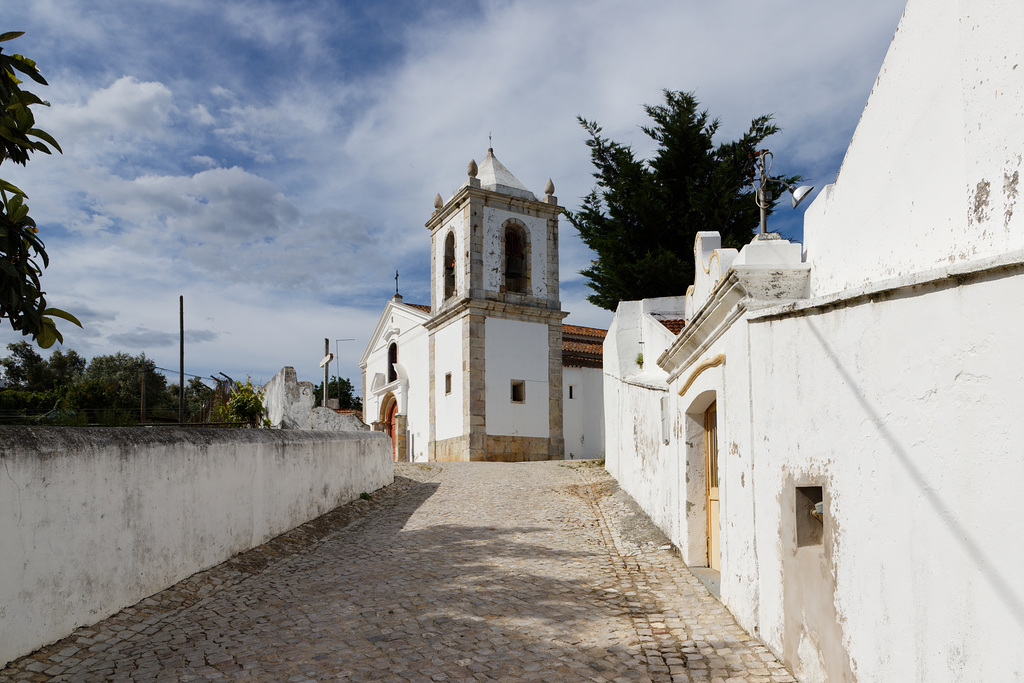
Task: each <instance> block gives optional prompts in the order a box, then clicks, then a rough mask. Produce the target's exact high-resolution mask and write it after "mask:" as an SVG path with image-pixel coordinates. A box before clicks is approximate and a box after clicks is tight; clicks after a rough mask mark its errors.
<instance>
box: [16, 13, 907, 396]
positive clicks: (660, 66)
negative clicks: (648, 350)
mask: <svg viewBox="0 0 1024 683" xmlns="http://www.w3.org/2000/svg"><path fill="white" fill-rule="evenodd" d="M903 4H904V3H903V1H902V0H864V1H863V2H859V3H816V4H812V5H811V6H807V5H806V4H800V5H798V4H797V3H795V2H776V3H761V2H756V3H755V2H752V1H750V0H742V1H741V0H724V1H722V2H714V3H707V2H690V1H679V0H651V1H648V2H644V3H627V2H624V1H618V0H614V1H613V0H589V1H586V2H584V1H583V0H566V1H563V2H540V1H539V0H536V1H535V0H495V1H480V2H473V1H470V0H465V1H455V2H447V3H425V2H411V1H407V2H403V1H400V0H396V1H393V2H388V1H383V2H347V1H328V0H294V1H286V0H264V1H260V0H218V1H217V2H209V0H131V1H128V0H33V2H31V3H17V4H15V5H12V6H10V7H5V9H4V12H3V23H4V26H3V30H4V31H9V30H20V31H25V32H26V35H25V36H23V37H21V38H19V39H17V40H16V41H13V42H10V43H7V44H5V48H6V49H8V50H9V51H13V52H19V53H22V54H25V55H27V56H29V57H31V58H32V59H35V60H36V62H37V63H38V64H39V66H40V69H41V70H42V72H43V74H44V76H45V77H46V78H47V80H48V81H49V83H50V86H49V87H46V88H43V87H40V88H37V89H36V90H35V91H36V92H37V94H39V95H40V96H41V97H43V98H44V99H47V100H49V101H50V102H51V103H52V106H51V107H50V108H49V109H44V110H41V111H39V112H38V113H37V117H36V118H37V122H38V125H39V126H40V127H42V128H44V129H45V130H47V131H48V132H50V133H51V134H53V135H54V137H56V138H57V140H58V141H59V142H60V144H61V146H62V147H63V149H64V152H65V153H64V154H63V155H54V156H53V157H44V156H41V155H37V156H36V157H35V158H34V159H33V160H32V161H31V162H30V163H29V165H28V167H27V168H24V169H22V168H21V167H14V166H11V165H10V164H5V165H4V166H3V167H2V168H0V176H2V177H4V178H6V179H7V180H9V181H11V182H14V183H15V184H16V185H18V186H20V187H21V188H22V189H24V190H25V191H26V192H27V193H28V194H29V197H30V202H29V204H30V206H31V209H32V214H33V216H35V218H36V220H37V222H38V223H39V226H40V236H41V237H43V239H44V241H45V242H46V246H47V251H48V252H49V254H50V258H51V265H50V267H49V268H48V269H47V270H46V271H45V272H44V276H43V283H44V289H46V290H47V294H48V301H49V303H50V304H51V305H54V306H58V307H60V308H64V309H66V310H69V311H72V312H74V313H75V314H77V315H78V316H79V317H80V319H81V320H82V321H83V323H84V324H85V329H84V330H78V329H73V328H71V327H69V326H67V325H65V326H64V327H63V329H64V332H65V347H66V348H73V349H75V350H77V351H78V352H79V353H82V354H83V355H85V356H87V357H92V356H94V355H97V354H107V353H114V352H115V351H125V352H128V353H131V354H133V355H134V354H138V353H141V352H145V353H146V355H147V356H148V357H150V358H153V359H154V360H155V361H156V363H157V365H158V366H160V367H165V368H174V369H176V368H177V366H178V341H177V339H178V331H177V330H178V296H179V295H183V296H184V297H185V324H186V358H185V365H186V368H185V369H186V372H189V373H194V374H198V375H206V376H208V375H211V374H214V373H218V372H224V373H227V374H228V375H230V376H232V377H235V378H236V379H239V378H244V377H246V376H247V375H248V376H252V378H253V380H254V381H266V380H269V379H270V377H272V376H273V375H274V374H275V373H276V372H277V371H278V370H279V369H280V368H281V367H282V366H285V365H292V366H294V367H295V368H296V370H297V371H298V373H299V376H300V379H309V380H314V379H316V378H317V377H319V376H321V375H320V370H319V369H318V364H319V361H320V358H321V356H322V355H323V339H324V338H329V339H331V340H332V342H331V346H332V350H333V348H334V347H335V343H334V341H333V340H335V339H342V338H350V337H351V338H354V339H355V341H352V342H344V343H342V345H341V374H342V376H344V377H350V378H351V379H352V380H353V382H354V383H355V384H356V385H357V386H358V384H359V369H358V367H357V365H356V363H357V362H358V358H359V356H360V354H361V353H362V350H363V348H364V346H365V344H366V343H367V341H368V336H369V334H370V333H371V332H372V330H373V326H374V324H375V323H376V320H377V317H378V316H379V314H380V312H381V310H382V308H383V306H384V304H385V302H386V301H387V298H388V297H389V296H390V295H391V294H393V292H394V273H395V270H396V269H397V270H399V271H401V280H400V283H401V290H402V294H403V296H404V297H405V300H406V301H407V302H413V303H429V289H428V288H429V271H428V265H429V255H428V246H429V234H428V233H427V231H426V229H425V228H424V227H423V225H424V223H425V222H426V220H427V218H428V217H429V216H430V211H431V208H432V202H433V197H434V195H435V194H436V193H438V192H439V193H441V194H442V195H443V196H446V197H447V196H449V195H450V194H451V193H452V192H454V190H455V189H456V188H457V187H458V186H459V185H460V184H461V183H462V182H463V180H464V174H465V167H466V164H467V163H468V162H469V160H470V159H471V158H475V159H476V160H477V161H480V160H482V158H483V156H484V154H485V153H486V150H487V145H488V137H487V136H488V134H492V135H493V146H494V150H495V154H496V156H497V157H498V158H499V159H500V160H501V161H502V163H503V164H504V165H505V166H507V167H508V168H509V169H510V170H511V171H512V172H513V173H515V174H516V176H517V177H518V178H519V179H520V180H521V181H522V182H523V183H524V184H525V185H526V186H527V187H530V188H531V189H533V190H534V191H535V192H536V193H539V192H540V191H541V188H543V186H544V183H545V181H546V180H547V179H548V178H549V177H550V178H551V179H552V180H553V181H554V184H555V188H556V194H557V195H558V197H559V200H560V203H561V204H562V205H563V206H565V207H567V208H569V209H575V208H577V207H578V205H579V202H580V200H581V198H582V197H583V196H584V195H585V194H586V193H587V192H588V191H589V190H590V189H591V187H592V184H593V179H592V177H591V172H592V168H591V166H590V160H589V154H588V149H587V148H586V146H585V144H584V134H583V131H582V129H581V128H580V127H579V125H578V124H577V122H576V116H577V115H582V116H584V117H586V118H588V119H594V120H597V121H598V122H600V123H601V124H602V126H603V127H604V131H605V133H606V134H607V135H609V136H610V137H612V138H614V139H616V140H619V141H621V142H626V143H629V144H632V145H633V146H634V147H635V148H636V149H637V150H638V152H640V153H641V154H644V155H646V154H647V153H648V152H649V151H650V145H649V141H648V140H647V139H646V137H645V136H644V134H643V133H642V131H640V129H639V126H640V125H642V124H644V123H645V121H644V118H643V111H642V109H641V106H642V105H643V104H644V103H657V102H659V101H660V97H661V94H660V93H661V90H662V89H664V88H670V89H674V90H687V91H695V92H696V94H697V97H698V99H699V100H700V101H701V103H702V104H703V105H704V106H705V107H707V108H708V109H709V111H710V113H711V114H712V115H713V116H717V117H719V118H720V119H721V120H722V127H721V134H722V136H723V138H725V137H730V138H731V137H735V136H737V135H739V134H740V133H741V132H742V131H743V130H745V129H746V127H747V126H748V124H749V122H750V119H752V118H753V117H754V116H756V115H758V114H762V113H774V114H775V116H776V120H777V122H778V123H779V124H780V125H781V126H782V128H783V133H782V134H780V135H778V136H775V137H774V138H772V139H771V140H770V141H769V143H770V147H771V149H772V151H773V152H774V153H775V159H776V163H775V170H776V171H778V172H779V173H786V174H788V173H801V174H803V175H804V176H805V177H806V178H807V179H808V181H809V182H811V183H813V184H814V185H815V186H816V187H818V188H819V189H820V188H821V187H822V186H823V185H825V184H827V183H830V182H833V181H834V180H835V178H836V174H837V173H838V171H839V168H840V165H841V163H842V158H843V154H844V153H845V150H846V147H847V145H848V144H849V141H850V138H851V136H852V135H853V131H854V129H855V127H856V124H857V121H858V118H859V116H860V112H861V110H862V109H863V106H864V103H865V102H866V100H867V97H868V95H869V93H870V90H871V87H872V84H873V83H874V79H875V76H876V75H877V73H878V70H879V67H880V66H881V63H882V60H883V58H884V56H885V52H886V50H887V48H888V46H889V43H890V41H891V39H892V36H893V33H894V31H895V29H896V25H897V23H898V21H899V17H900V15H901V13H902V11H903ZM815 196H816V193H815ZM801 215H802V209H801V210H798V211H796V212H793V211H791V210H789V209H788V207H786V208H781V209H779V211H778V212H777V213H776V215H775V216H773V219H772V223H771V225H772V227H773V228H775V229H781V230H782V232H783V233H784V234H787V235H789V236H793V237H797V238H799V236H800V233H801V228H800V217H801ZM561 231H562V232H561V259H562V260H561V278H562V290H561V291H562V308H563V309H564V310H566V311H569V312H570V317H569V318H568V319H567V321H568V322H572V323H576V324H581V325H594V326H600V327H606V326H607V325H608V324H609V322H610V321H611V313H610V312H607V311H603V310H600V309H597V308H595V307H593V306H591V305H590V304H588V303H587V302H586V300H585V299H586V296H587V294H588V293H589V291H590V290H589V289H588V288H587V287H586V284H585V282H584V280H583V278H582V277H581V276H579V275H578V272H579V271H580V270H581V269H583V268H585V267H586V266H587V265H588V263H589V261H590V259H591V254H590V253H589V252H588V250H587V249H586V248H585V246H584V245H583V244H582V243H581V242H580V241H579V239H578V237H577V235H576V233H575V231H574V230H573V228H572V226H571V225H570V224H569V223H568V222H567V221H564V220H563V222H562V224H561ZM18 339H21V337H20V335H17V334H15V333H13V332H12V331H11V330H10V328H9V327H6V326H4V327H0V344H2V345H6V344H7V343H9V342H11V341H16V340H18ZM335 368H337V365H335V366H333V368H332V372H334V371H336V370H335ZM174 377H176V374H175V375H174Z"/></svg>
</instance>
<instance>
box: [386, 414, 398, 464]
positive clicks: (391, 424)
mask: <svg viewBox="0 0 1024 683" xmlns="http://www.w3.org/2000/svg"><path fill="white" fill-rule="evenodd" d="M397 416H398V401H392V402H391V405H390V406H389V407H388V420H387V426H386V427H385V429H386V430H387V433H388V436H390V437H391V459H392V460H394V461H395V462H398V430H397V429H395V422H396V421H397V420H396V419H395V418H396V417H397Z"/></svg>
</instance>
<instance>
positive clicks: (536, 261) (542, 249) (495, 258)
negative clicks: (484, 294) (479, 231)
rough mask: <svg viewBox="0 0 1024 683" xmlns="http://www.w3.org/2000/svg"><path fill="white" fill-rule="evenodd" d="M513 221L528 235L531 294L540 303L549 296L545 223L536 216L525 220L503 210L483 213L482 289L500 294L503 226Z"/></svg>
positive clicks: (518, 214) (523, 216)
mask: <svg viewBox="0 0 1024 683" xmlns="http://www.w3.org/2000/svg"><path fill="white" fill-rule="evenodd" d="M511 218H515V219H516V220H518V221H519V222H521V223H523V225H525V226H526V229H527V231H528V232H529V233H530V292H531V295H532V296H534V297H537V298H539V299H546V298H547V296H548V285H547V277H548V222H547V220H546V219H544V218H539V217H537V216H527V215H525V214H521V213H514V212H512V211H506V210H504V209H496V208H494V207H488V208H486V209H485V210H484V216H483V223H484V242H483V247H484V289H487V290H489V291H492V292H497V291H500V289H501V287H502V286H503V285H504V284H505V283H504V281H503V280H502V274H503V273H504V267H503V265H502V263H501V252H502V249H501V240H502V237H503V235H504V230H503V229H502V226H503V225H504V224H505V221H507V220H509V219H511Z"/></svg>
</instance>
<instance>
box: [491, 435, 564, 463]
mask: <svg viewBox="0 0 1024 683" xmlns="http://www.w3.org/2000/svg"><path fill="white" fill-rule="evenodd" d="M550 451H551V440H550V439H546V438H539V437H528V436H494V435H491V434H488V435H487V446H486V450H485V451H484V454H483V456H484V457H483V459H484V460H487V461H489V462H533V461H537V460H552V459H553V458H552V457H551V452H550Z"/></svg>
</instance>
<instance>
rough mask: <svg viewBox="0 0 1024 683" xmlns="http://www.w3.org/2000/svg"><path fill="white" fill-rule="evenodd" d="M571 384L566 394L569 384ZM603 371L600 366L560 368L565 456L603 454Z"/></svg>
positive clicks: (588, 456) (599, 456) (590, 456)
mask: <svg viewBox="0 0 1024 683" xmlns="http://www.w3.org/2000/svg"><path fill="white" fill-rule="evenodd" d="M570 386H571V387H572V388H573V391H572V398H571V399H570V398H569V387H570ZM603 397H604V375H603V374H602V372H601V369H600V368H563V369H562V433H563V434H564V435H565V459H566V460H578V459H580V458H603V457H604V454H605V450H604V399H603Z"/></svg>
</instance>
